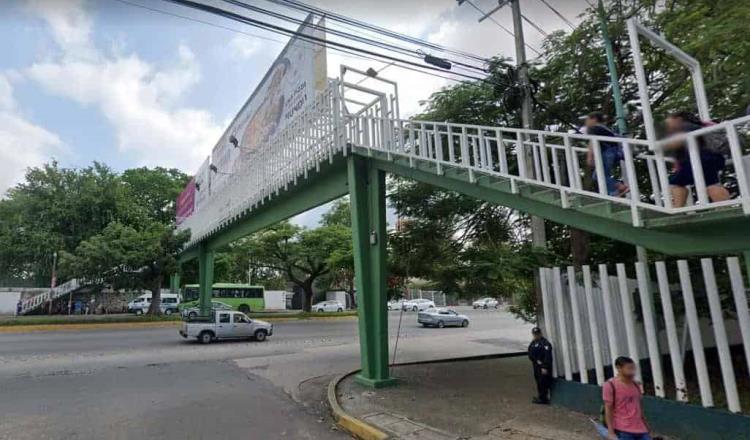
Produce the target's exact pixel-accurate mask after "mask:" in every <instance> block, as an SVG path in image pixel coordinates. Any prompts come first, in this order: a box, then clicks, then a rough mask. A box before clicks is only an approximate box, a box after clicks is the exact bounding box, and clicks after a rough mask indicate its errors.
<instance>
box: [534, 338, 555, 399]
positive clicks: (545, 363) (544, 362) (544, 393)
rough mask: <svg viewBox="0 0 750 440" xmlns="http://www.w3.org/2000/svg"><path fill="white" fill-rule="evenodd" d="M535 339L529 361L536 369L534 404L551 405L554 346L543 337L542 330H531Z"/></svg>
mask: <svg viewBox="0 0 750 440" xmlns="http://www.w3.org/2000/svg"><path fill="white" fill-rule="evenodd" d="M531 335H532V337H533V338H534V339H533V340H532V341H531V344H529V360H531V364H532V366H533V368H534V380H535V381H536V389H537V394H538V395H537V397H535V398H534V399H533V400H532V402H533V403H537V404H540V405H548V404H549V390H550V387H551V386H552V344H550V343H549V341H548V340H547V339H545V338H544V336H542V329H540V328H539V327H534V328H532V329H531Z"/></svg>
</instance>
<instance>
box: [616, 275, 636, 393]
mask: <svg viewBox="0 0 750 440" xmlns="http://www.w3.org/2000/svg"><path fill="white" fill-rule="evenodd" d="M617 281H618V283H619V287H620V301H621V302H622V317H623V319H624V321H625V335H626V338H627V340H628V353H629V354H630V357H631V358H633V360H634V361H635V362H636V364H638V365H640V360H641V357H640V356H639V354H638V343H637V341H636V334H635V318H634V317H633V299H632V298H631V297H630V289H628V277H627V273H626V272H625V265H624V264H622V263H618V264H617ZM640 370H641V369H640V367H639V368H638V375H637V378H638V380H639V381H640V380H641V373H640Z"/></svg>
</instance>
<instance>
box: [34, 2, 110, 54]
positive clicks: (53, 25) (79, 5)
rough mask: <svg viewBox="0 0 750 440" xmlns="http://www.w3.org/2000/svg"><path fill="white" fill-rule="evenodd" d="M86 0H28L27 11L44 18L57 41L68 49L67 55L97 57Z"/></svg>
mask: <svg viewBox="0 0 750 440" xmlns="http://www.w3.org/2000/svg"><path fill="white" fill-rule="evenodd" d="M86 3H87V2H86V0H27V1H26V6H27V9H28V10H29V11H30V12H31V13H33V14H35V15H38V16H40V17H41V18H43V19H44V20H45V21H46V22H47V23H48V24H49V27H50V30H51V32H52V36H53V37H54V38H55V41H57V42H59V44H60V45H61V46H62V47H64V48H65V49H66V55H67V56H72V57H76V58H92V57H96V55H97V52H96V49H95V48H94V46H93V44H92V43H91V27H92V22H91V17H90V16H89V14H88V13H87V12H86V9H85V6H86Z"/></svg>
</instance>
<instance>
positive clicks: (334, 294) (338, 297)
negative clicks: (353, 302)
mask: <svg viewBox="0 0 750 440" xmlns="http://www.w3.org/2000/svg"><path fill="white" fill-rule="evenodd" d="M347 296H348V295H347V294H346V292H344V291H343V290H334V291H331V292H326V301H338V302H340V303H341V304H343V305H344V308H345V309H348V308H349V303H348V301H347Z"/></svg>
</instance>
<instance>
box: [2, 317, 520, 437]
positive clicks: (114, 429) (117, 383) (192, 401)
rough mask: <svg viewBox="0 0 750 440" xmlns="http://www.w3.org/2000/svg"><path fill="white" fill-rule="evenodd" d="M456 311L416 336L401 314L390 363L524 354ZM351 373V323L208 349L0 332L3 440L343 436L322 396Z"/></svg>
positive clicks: (355, 355) (508, 321)
mask: <svg viewBox="0 0 750 440" xmlns="http://www.w3.org/2000/svg"><path fill="white" fill-rule="evenodd" d="M460 312H461V313H465V314H467V315H468V316H469V317H470V318H471V326H470V327H469V328H466V329H461V328H452V329H427V328H422V327H419V326H418V325H417V324H416V316H415V314H414V313H404V314H403V321H402V323H401V332H400V334H399V335H400V336H399V343H398V352H397V354H396V361H397V362H408V361H414V360H427V359H438V358H444V357H459V356H470V355H478V354H491V353H498V352H512V351H519V350H523V349H524V348H525V342H526V339H527V335H528V329H529V328H530V326H529V325H528V324H524V323H522V322H520V321H518V320H516V319H514V318H513V317H512V316H511V315H509V314H508V313H506V312H504V311H495V310H477V311H474V310H471V309H470V308H463V309H462V310H460ZM399 315H400V313H399V312H391V313H390V314H389V327H390V342H391V355H393V348H394V344H395V340H396V333H397V329H398V327H399ZM358 365H359V345H358V337H357V321H356V319H354V318H341V319H336V318H334V319H325V320H306V321H286V322H278V323H276V324H274V335H273V336H272V337H271V338H269V340H268V341H267V342H263V343H258V342H245V341H241V342H220V343H215V344H211V345H208V346H204V345H200V344H198V343H196V342H195V341H186V340H184V339H182V338H181V337H179V335H178V334H177V328H176V327H169V328H143V329H139V328H133V329H122V330H105V329H92V330H71V331H59V332H54V333H53V332H35V333H22V334H19V333H5V334H0V389H2V395H3V396H4V398H3V399H2V400H0V414H3V417H2V419H0V439H13V440H15V439H41V438H49V439H100V438H107V439H109V438H112V439H129V438H160V439H161V438H167V439H169V438H175V439H177V438H180V439H204V438H205V439H208V438H210V439H217V438H238V437H242V438H254V439H255V438H257V439H276V438H278V439H284V438H290V439H298V438H299V439H305V438H311V439H312V438H315V439H328V438H330V439H336V438H348V436H347V435H345V434H343V433H341V432H339V431H337V430H335V429H332V424H331V423H330V420H329V419H328V417H327V412H326V410H325V408H324V407H323V406H322V405H321V401H322V394H321V393H322V392H323V390H324V388H325V385H326V384H327V382H328V380H330V378H331V377H333V376H335V375H337V374H341V373H344V372H346V371H349V370H351V369H354V368H356V367H357V366H358ZM11 396H12V397H11Z"/></svg>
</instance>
